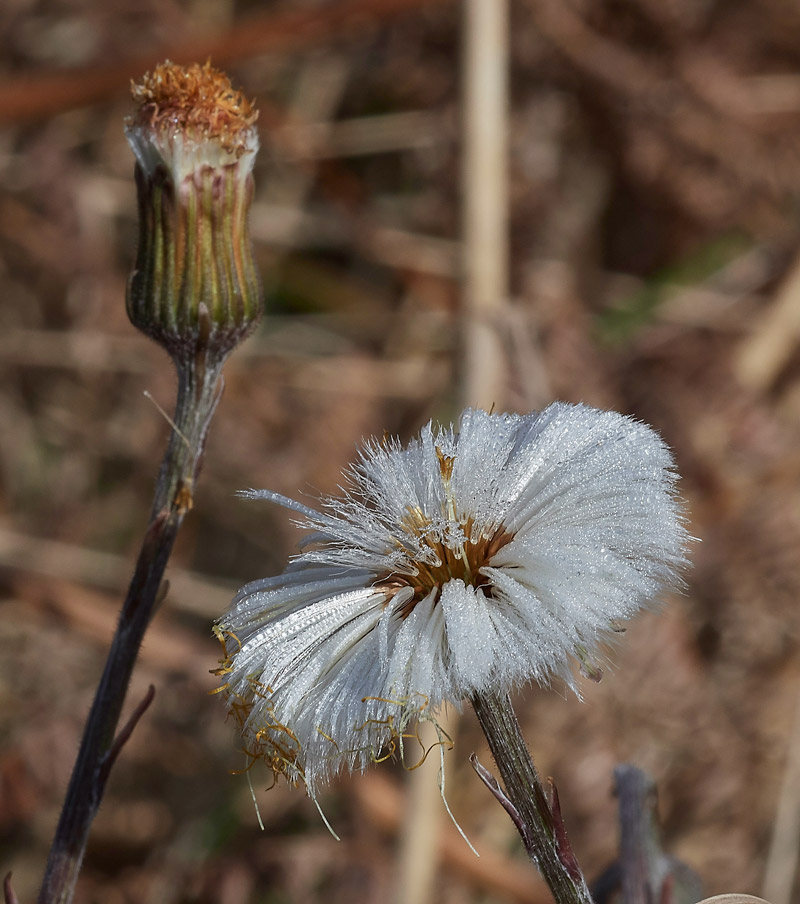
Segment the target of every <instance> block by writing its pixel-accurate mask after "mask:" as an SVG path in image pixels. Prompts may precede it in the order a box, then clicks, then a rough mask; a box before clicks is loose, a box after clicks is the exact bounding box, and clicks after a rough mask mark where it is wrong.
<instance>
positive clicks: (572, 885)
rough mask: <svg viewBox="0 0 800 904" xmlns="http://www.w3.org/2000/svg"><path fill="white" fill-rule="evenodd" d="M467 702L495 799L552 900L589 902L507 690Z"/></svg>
mask: <svg viewBox="0 0 800 904" xmlns="http://www.w3.org/2000/svg"><path fill="white" fill-rule="evenodd" d="M470 702H471V703H472V706H473V708H474V709H475V713H476V714H477V716H478V721H479V722H480V725H481V728H482V729H483V733H484V734H485V735H486V740H487V741H488V742H489V749H490V750H491V752H492V756H493V757H494V760H495V762H496V763H497V768H498V770H499V772H500V775H501V777H502V779H503V784H504V785H505V795H502V792H500V793H501V795H502V796H503V798H504V799H505V802H503V801H501V803H503V806H504V807H505V809H506V810H507V811H508V812H509V814H511V815H512V819H514V823H515V825H516V826H517V829H518V831H519V833H520V835H521V837H522V842H523V844H524V845H525V849H526V850H527V852H528V855H529V856H530V858H531V860H532V861H533V863H534V865H535V866H536V868H537V869H538V870H539V872H540V873H541V876H542V878H543V879H544V880H545V882H546V883H547V885H548V887H549V889H550V891H551V892H552V894H553V898H554V900H555V901H556V904H592V897H591V895H590V894H589V888H588V886H587V885H586V880H585V879H584V877H583V874H582V873H581V871H580V868H579V867H578V865H577V863H576V862H575V858H574V856H573V855H572V851H571V850H570V849H569V845H568V843H567V841H566V835H565V833H564V831H563V824H562V823H561V818H560V813H558V812H555V811H554V809H553V808H552V807H551V805H550V803H549V802H548V800H547V795H546V794H545V791H544V788H543V787H542V782H541V780H540V778H539V775H538V773H537V772H536V767H535V766H534V765H533V761H532V760H531V756H530V753H528V748H527V747H526V746H525V741H524V739H523V737H522V732H521V731H520V727H519V723H518V722H517V717H516V716H515V715H514V710H513V709H512V707H511V700H510V699H509V697H508V694H506V693H497V694H476V695H475V696H474V697H473V698H472V700H471V701H470ZM484 771H485V770H484ZM479 774H481V773H480V771H479ZM484 781H486V779H484ZM490 790H492V793H493V794H495V796H497V792H496V791H494V790H493V789H492V788H491V787H490ZM498 791H499V789H498ZM514 813H516V814H517V816H518V818H519V821H518V820H517V819H516V818H514V816H513V814H514Z"/></svg>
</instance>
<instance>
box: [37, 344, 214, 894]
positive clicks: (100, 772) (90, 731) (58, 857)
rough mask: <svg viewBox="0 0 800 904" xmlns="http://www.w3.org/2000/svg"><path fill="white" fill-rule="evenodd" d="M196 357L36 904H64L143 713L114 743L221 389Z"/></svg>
mask: <svg viewBox="0 0 800 904" xmlns="http://www.w3.org/2000/svg"><path fill="white" fill-rule="evenodd" d="M204 357H205V356H204V352H202V351H201V352H200V353H199V355H198V356H197V357H196V358H194V360H192V361H191V362H190V363H189V364H188V366H183V365H181V364H179V366H178V374H179V381H178V401H177V407H176V413H175V425H174V427H175V429H173V431H172V435H171V437H170V441H169V445H168V447H167V451H166V454H165V456H164V460H163V463H162V465H161V472H160V474H159V478H158V483H157V486H156V492H155V499H154V502H153V509H152V512H151V515H150V523H149V525H148V527H147V530H146V532H145V535H144V540H143V542H142V548H141V550H140V552H139V558H138V560H137V562H136V568H135V571H134V574H133V578H132V579H131V583H130V587H129V589H128V595H127V597H126V599H125V602H124V604H123V607H122V613H121V615H120V619H119V623H118V625H117V629H116V632H115V633H114V637H113V640H112V642H111V649H110V650H109V654H108V659H107V660H106V665H105V669H104V671H103V675H102V678H101V679H100V683H99V685H98V688H97V692H96V695H95V698H94V702H93V703H92V708H91V710H90V712H89V718H88V720H87V722H86V727H85V728H84V734H83V739H82V741H81V746H80V750H79V752H78V758H77V760H76V762H75V767H74V769H73V773H72V777H71V779H70V783H69V787H68V789H67V795H66V798H65V800H64V806H63V809H62V811H61V817H60V819H59V822H58V826H57V828H56V834H55V838H54V840H53V844H52V847H51V848H50V855H49V857H48V861H47V868H46V871H45V877H44V882H43V884H42V889H41V891H40V893H39V899H38V900H39V904H67V902H70V901H71V900H72V896H73V893H74V890H75V882H76V880H77V877H78V872H79V871H80V867H81V862H82V860H83V855H84V852H85V850H86V843H87V840H88V836H89V829H90V827H91V824H92V820H93V819H94V817H95V814H96V813H97V810H98V807H99V806H100V801H101V800H102V797H103V792H104V790H105V785H106V781H107V779H108V774H109V771H110V766H111V764H112V763H113V760H114V759H115V758H116V755H117V754H118V752H119V748H120V746H121V744H122V743H124V741H125V740H126V739H127V735H128V734H129V733H130V730H132V728H133V725H135V721H136V719H137V718H138V717H139V716H140V715H141V713H142V712H143V709H142V708H141V707H140V708H139V710H137V712H136V713H135V714H134V717H133V720H132V722H131V723H129V725H128V726H126V727H125V728H124V729H123V731H122V732H121V733H120V735H119V737H118V740H116V741H115V737H117V725H118V723H119V718H120V713H121V710H122V705H123V702H124V700H125V694H126V691H127V689H128V682H129V681H130V677H131V672H132V671H133V665H134V662H135V661H136V656H137V653H138V651H139V646H140V644H141V641H142V637H143V636H144V632H145V630H146V629H147V626H148V624H149V622H150V620H151V618H152V616H153V613H154V611H155V608H156V605H157V602H158V598H159V588H160V587H161V583H162V580H163V576H164V570H165V568H166V565H167V561H168V559H169V556H170V553H171V552H172V547H173V544H174V542H175V538H176V536H177V533H178V530H179V528H180V526H181V523H182V522H183V519H184V517H185V515H186V513H187V512H188V511H189V509H190V508H191V504H192V488H193V486H194V481H195V478H196V477H197V473H198V470H199V466H200V458H201V454H202V451H203V445H204V443H205V438H206V434H207V432H208V427H209V424H210V422H211V418H212V416H213V414H214V409H215V408H216V406H217V402H218V401H219V397H220V394H221V391H222V378H221V376H220V374H221V370H222V361H219V362H218V363H217V362H215V366H213V367H211V366H207V363H206V361H205V360H204Z"/></svg>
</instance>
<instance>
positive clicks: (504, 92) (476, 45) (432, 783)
mask: <svg viewBox="0 0 800 904" xmlns="http://www.w3.org/2000/svg"><path fill="white" fill-rule="evenodd" d="M508 27H509V26H508V3H507V0H464V3H463V30H462V46H463V61H462V116H463V131H462V141H463V145H462V153H463V166H462V173H461V177H462V200H463V212H462V216H463V223H462V227H463V237H462V239H463V241H462V268H463V274H462V304H463V307H462V321H461V324H462V326H461V328H462V347H463V353H464V354H463V360H462V361H461V364H460V368H461V369H460V373H459V387H458V388H459V392H458V395H459V402H460V403H461V405H462V406H463V407H470V406H474V407H477V408H486V409H490V408H492V407H495V408H501V407H502V405H503V402H504V394H505V384H506V373H505V366H504V360H503V352H502V347H501V342H500V333H499V326H500V324H501V323H502V322H503V310H504V308H505V305H506V299H507V294H508V235H507V230H508V188H507V175H508V161H507V152H508V143H507V129H508V123H507V120H508V72H507V70H508ZM442 727H443V728H444V730H445V731H446V732H447V733H448V734H449V735H450V736H451V737H454V736H455V733H456V731H457V728H458V715H457V713H455V712H453V711H451V712H450V713H449V714H447V716H446V718H445V717H444V714H443V722H442ZM439 781H440V779H439V761H438V757H434V756H431V757H429V758H428V759H427V761H426V762H425V763H423V765H422V766H420V767H419V768H418V769H417V770H416V771H414V772H413V773H412V775H411V779H410V789H409V793H410V800H409V809H408V818H407V820H406V824H405V827H404V831H403V840H402V845H401V852H400V869H399V872H400V881H399V883H398V889H402V890H403V891H402V892H398V895H399V896H402V899H403V902H404V904H427V902H429V901H430V900H431V895H432V888H433V878H434V875H435V866H436V858H437V856H438V851H439V848H440V844H439V835H440V831H441V819H442V809H443V808H442V807H441V805H440V803H439V801H438V793H439V789H438V783H439ZM398 900H399V898H398Z"/></svg>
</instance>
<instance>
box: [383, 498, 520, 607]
mask: <svg viewBox="0 0 800 904" xmlns="http://www.w3.org/2000/svg"><path fill="white" fill-rule="evenodd" d="M408 523H409V526H410V527H411V528H412V530H413V533H415V534H417V535H418V536H419V537H420V539H421V541H422V544H423V545H424V546H426V547H427V548H428V549H430V550H432V551H433V553H434V554H435V555H436V559H437V561H438V564H434V563H429V562H421V561H419V560H415V561H414V565H415V567H416V573H415V574H411V575H409V574H401V573H399V572H392V573H391V574H388V575H386V576H385V578H383V579H381V580H379V581H378V582H377V586H378V587H380V588H381V589H382V590H384V591H386V592H387V593H389V594H390V595H391V596H394V594H395V593H397V592H398V591H399V590H401V589H402V588H404V587H411V588H412V590H413V591H414V595H413V596H412V598H411V599H410V600H408V601H407V602H405V603H404V604H403V605H402V606H401V607H400V608H399V609H398V611H397V615H398V616H399V617H400V618H407V617H408V616H409V615H410V614H411V612H412V611H413V609H414V607H415V606H416V605H417V603H419V602H421V601H422V600H424V599H425V598H426V597H427V596H428V594H430V593H431V592H432V591H435V592H436V599H435V600H434V603H435V602H437V601H438V595H439V594H438V591H439V590H441V588H442V586H443V585H444V584H446V583H447V582H448V581H452V580H460V581H463V582H464V583H465V584H468V585H472V586H473V587H476V588H478V587H479V588H481V589H482V591H483V593H484V594H485V595H486V596H489V597H491V596H492V585H491V582H490V579H489V578H488V577H487V576H486V575H485V574H481V569H482V568H483V567H484V566H485V565H488V564H489V563H490V562H491V560H492V558H493V557H494V555H495V554H496V553H497V552H498V551H499V550H500V549H502V548H503V547H504V546H505V545H506V543H509V542H510V541H511V540H512V539H513V536H514V535H513V534H510V533H508V531H506V530H505V529H504V528H503V527H499V528H498V529H497V530H495V531H494V533H493V534H491V535H490V536H488V537H483V536H481V537H478V539H477V540H475V541H473V540H471V539H470V534H471V532H472V526H473V520H472V518H469V519H467V521H466V522H465V523H464V524H463V525H462V530H463V534H464V538H465V539H464V540H463V542H461V543H459V544H457V545H455V546H450V545H449V544H448V543H446V542H444V541H443V540H441V539H437V538H435V537H433V536H431V534H430V533H429V532H423V530H422V528H423V527H424V526H427V525H426V524H425V522H424V517H423V516H422V515H421V513H416V514H414V515H410V516H409V519H408Z"/></svg>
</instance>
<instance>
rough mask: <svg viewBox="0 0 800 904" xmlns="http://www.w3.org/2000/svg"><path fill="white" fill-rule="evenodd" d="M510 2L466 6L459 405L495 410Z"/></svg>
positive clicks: (504, 259)
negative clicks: (462, 315) (461, 334)
mask: <svg viewBox="0 0 800 904" xmlns="http://www.w3.org/2000/svg"><path fill="white" fill-rule="evenodd" d="M508 29H509V20H508V3H507V0H465V3H464V30H463V36H464V37H463V40H464V48H463V53H464V62H463V88H462V94H463V98H464V105H463V117H464V122H463V158H464V159H463V171H462V186H463V204H464V209H463V218H464V219H463V230H464V235H463V238H464V245H463V257H462V260H463V283H462V285H463V304H464V308H463V310H464V319H463V330H464V337H463V341H464V351H465V357H464V362H463V364H462V366H463V376H462V385H461V397H462V399H461V400H462V402H463V404H464V405H465V406H466V405H474V406H477V407H480V408H486V409H489V408H491V407H492V405H494V406H496V407H500V406H502V404H503V401H504V399H503V395H504V390H505V386H506V373H505V366H504V355H503V349H502V345H501V341H500V333H499V329H500V325H501V324H502V323H503V319H504V318H503V311H504V308H505V306H506V304H507V295H508V185H507V182H508V159H507V157H508V136H507V133H508V40H509V36H508Z"/></svg>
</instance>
